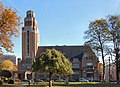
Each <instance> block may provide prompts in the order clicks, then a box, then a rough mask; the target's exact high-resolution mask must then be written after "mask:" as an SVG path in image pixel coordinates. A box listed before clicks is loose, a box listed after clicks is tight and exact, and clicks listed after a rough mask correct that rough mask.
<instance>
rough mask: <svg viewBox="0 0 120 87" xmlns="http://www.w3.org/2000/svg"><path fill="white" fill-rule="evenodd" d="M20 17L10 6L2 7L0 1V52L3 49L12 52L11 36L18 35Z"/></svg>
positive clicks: (0, 52)
mask: <svg viewBox="0 0 120 87" xmlns="http://www.w3.org/2000/svg"><path fill="white" fill-rule="evenodd" d="M20 24H21V22H20V17H19V16H18V15H17V11H16V10H13V9H11V8H7V7H4V5H3V4H2V3H1V2H0V54H2V53H3V49H5V50H6V51H7V52H13V49H12V47H13V46H14V44H13V42H12V39H11V38H12V36H15V37H18V36H19V29H20Z"/></svg>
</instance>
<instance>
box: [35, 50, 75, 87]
mask: <svg viewBox="0 0 120 87" xmlns="http://www.w3.org/2000/svg"><path fill="white" fill-rule="evenodd" d="M33 71H35V72H36V71H41V72H48V73H49V87H51V84H50V81H51V79H52V75H53V74H63V75H69V74H72V73H73V70H72V64H71V62H69V60H68V59H67V58H66V57H65V56H64V55H63V54H62V53H61V52H60V51H57V50H55V49H47V50H46V51H45V52H42V53H41V54H40V56H39V57H37V58H36V59H35V61H34V63H33Z"/></svg>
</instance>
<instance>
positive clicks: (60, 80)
mask: <svg viewBox="0 0 120 87" xmlns="http://www.w3.org/2000/svg"><path fill="white" fill-rule="evenodd" d="M64 81H65V80H64V79H58V80H56V82H64Z"/></svg>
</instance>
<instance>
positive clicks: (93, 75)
mask: <svg viewBox="0 0 120 87" xmlns="http://www.w3.org/2000/svg"><path fill="white" fill-rule="evenodd" d="M94 69H95V68H94V67H93V81H94Z"/></svg>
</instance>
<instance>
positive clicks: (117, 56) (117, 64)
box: [115, 48, 119, 83]
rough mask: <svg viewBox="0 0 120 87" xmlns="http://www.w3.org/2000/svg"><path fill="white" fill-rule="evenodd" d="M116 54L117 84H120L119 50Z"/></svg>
mask: <svg viewBox="0 0 120 87" xmlns="http://www.w3.org/2000/svg"><path fill="white" fill-rule="evenodd" d="M115 54H116V80H117V83H119V67H118V66H119V61H118V58H119V49H117V48H116V50H115Z"/></svg>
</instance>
